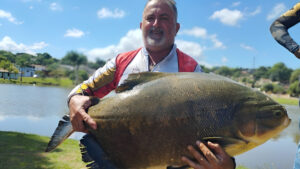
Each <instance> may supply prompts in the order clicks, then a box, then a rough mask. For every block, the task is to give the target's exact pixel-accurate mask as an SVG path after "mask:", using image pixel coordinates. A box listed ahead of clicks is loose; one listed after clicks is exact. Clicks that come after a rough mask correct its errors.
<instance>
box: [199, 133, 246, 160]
mask: <svg viewBox="0 0 300 169" xmlns="http://www.w3.org/2000/svg"><path fill="white" fill-rule="evenodd" d="M202 141H210V142H212V143H218V144H219V145H220V146H221V147H222V148H223V149H224V150H225V151H226V152H227V153H228V154H229V155H230V156H235V155H238V153H239V152H240V151H238V150H243V149H245V147H246V145H247V144H248V142H247V141H245V140H241V139H237V138H233V137H205V138H203V139H202Z"/></svg>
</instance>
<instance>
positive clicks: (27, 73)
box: [19, 65, 46, 77]
mask: <svg viewBox="0 0 300 169" xmlns="http://www.w3.org/2000/svg"><path fill="white" fill-rule="evenodd" d="M45 70H46V66H42V65H31V66H27V67H19V72H20V76H21V72H22V73H23V74H22V77H33V76H34V75H35V74H36V73H35V71H45Z"/></svg>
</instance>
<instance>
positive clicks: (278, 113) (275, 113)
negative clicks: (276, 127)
mask: <svg viewBox="0 0 300 169" xmlns="http://www.w3.org/2000/svg"><path fill="white" fill-rule="evenodd" d="M273 114H274V116H275V117H281V116H282V112H281V111H275V112H274V113H273Z"/></svg>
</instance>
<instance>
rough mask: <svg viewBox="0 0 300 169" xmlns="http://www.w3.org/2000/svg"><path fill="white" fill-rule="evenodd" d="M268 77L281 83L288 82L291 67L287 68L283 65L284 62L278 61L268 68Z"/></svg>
mask: <svg viewBox="0 0 300 169" xmlns="http://www.w3.org/2000/svg"><path fill="white" fill-rule="evenodd" d="M269 72H270V79H271V80H272V81H279V82H281V83H288V82H289V79H290V76H291V73H292V69H289V68H287V67H286V66H285V64H284V63H282V62H280V63H277V64H275V65H274V66H273V67H272V68H271V69H270V71H269Z"/></svg>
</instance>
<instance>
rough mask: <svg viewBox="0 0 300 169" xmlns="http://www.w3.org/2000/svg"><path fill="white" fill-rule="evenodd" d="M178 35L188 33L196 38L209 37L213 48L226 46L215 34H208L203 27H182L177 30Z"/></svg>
mask: <svg viewBox="0 0 300 169" xmlns="http://www.w3.org/2000/svg"><path fill="white" fill-rule="evenodd" d="M179 35H189V36H193V37H196V38H202V39H209V40H210V41H211V42H212V43H213V44H214V48H226V47H225V45H224V44H223V43H222V42H221V41H220V40H219V39H218V38H217V35H216V34H213V35H209V34H208V33H207V30H206V29H205V28H200V27H194V28H192V29H184V30H182V31H180V32H179Z"/></svg>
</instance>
